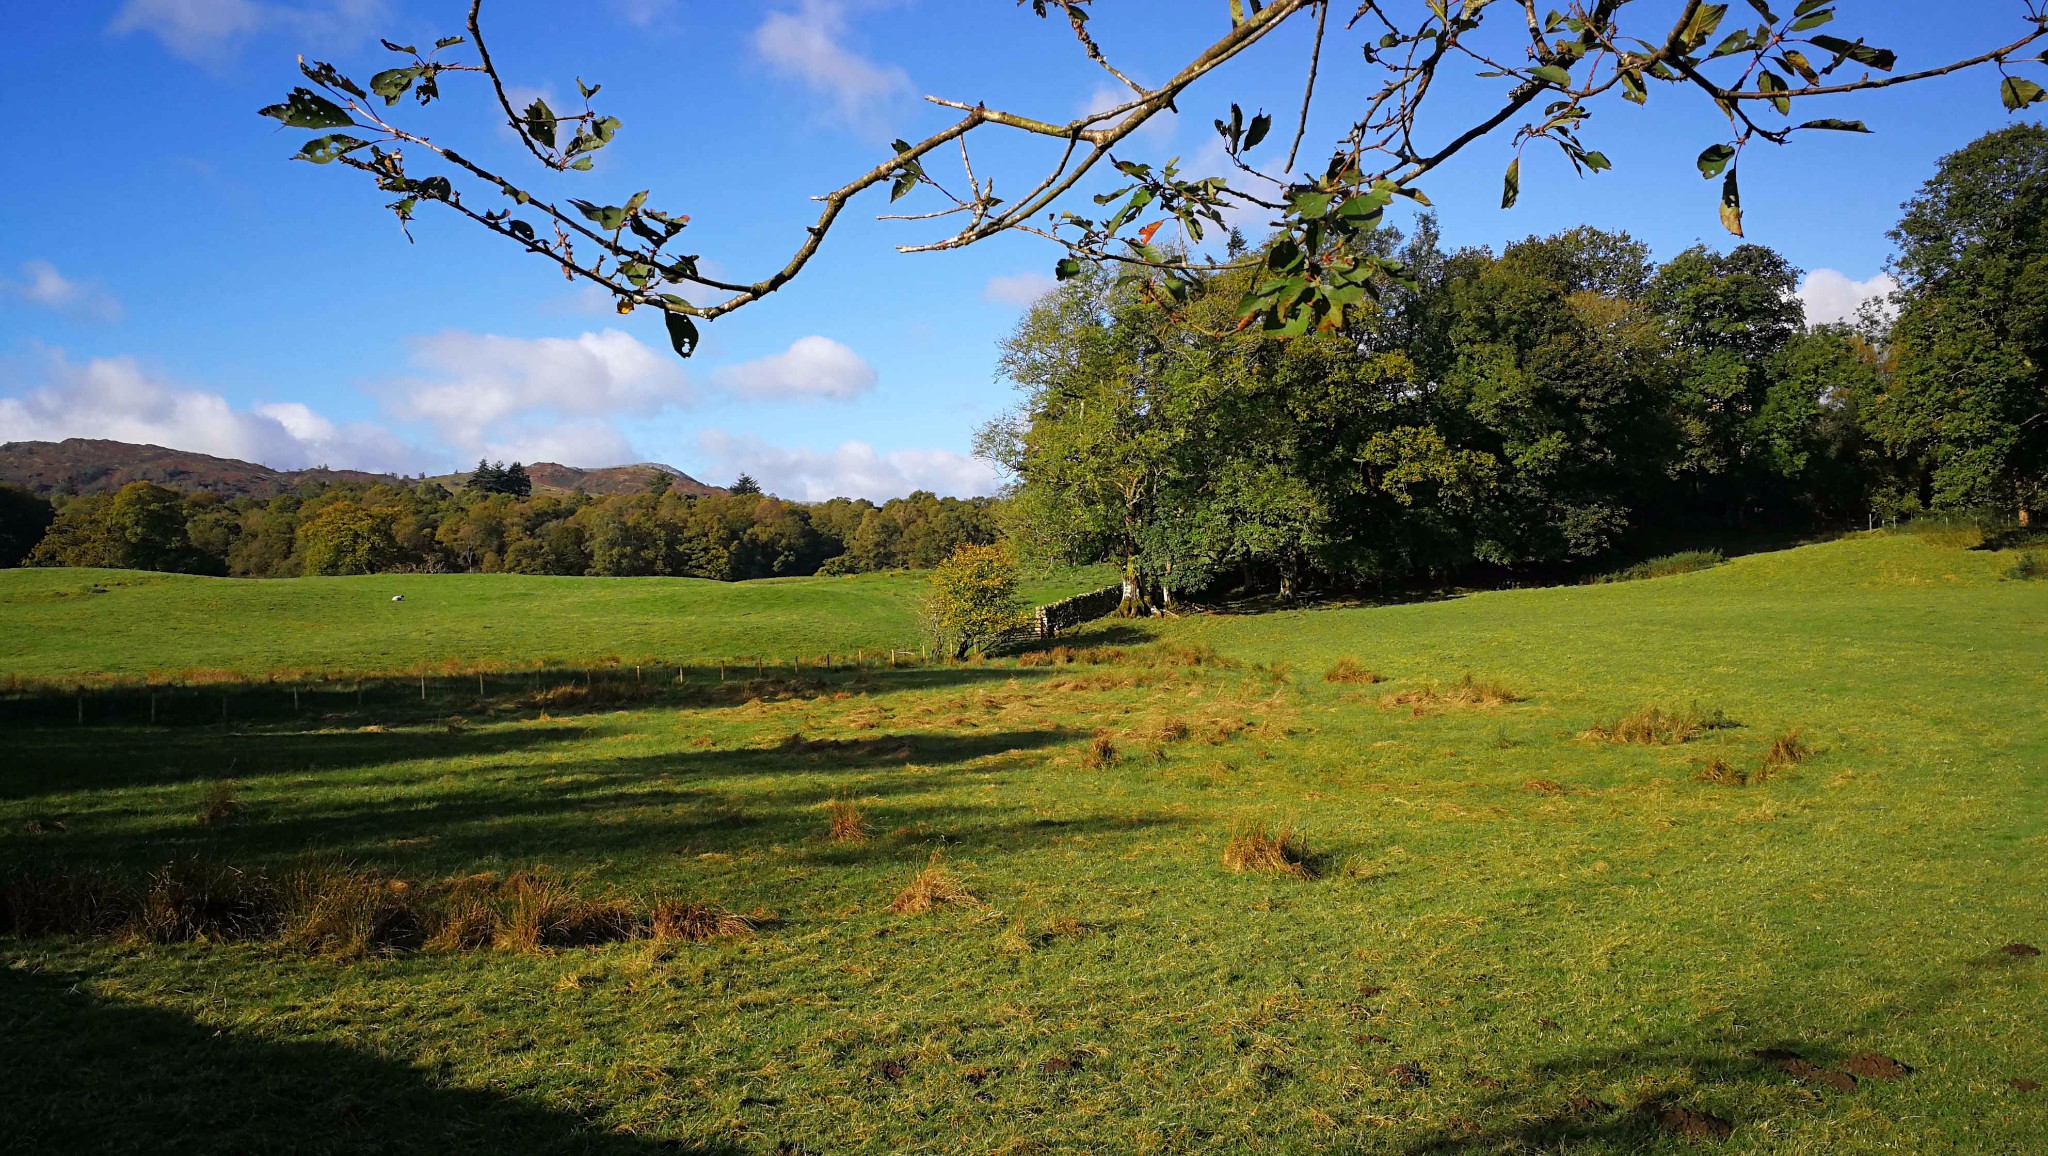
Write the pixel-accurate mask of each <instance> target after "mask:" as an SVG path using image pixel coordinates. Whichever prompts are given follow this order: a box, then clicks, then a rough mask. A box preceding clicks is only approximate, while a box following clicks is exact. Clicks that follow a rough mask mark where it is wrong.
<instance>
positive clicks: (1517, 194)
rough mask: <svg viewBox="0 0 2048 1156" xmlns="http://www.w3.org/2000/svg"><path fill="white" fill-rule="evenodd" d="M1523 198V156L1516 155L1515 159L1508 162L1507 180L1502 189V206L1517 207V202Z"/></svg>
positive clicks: (1507, 207)
mask: <svg viewBox="0 0 2048 1156" xmlns="http://www.w3.org/2000/svg"><path fill="white" fill-rule="evenodd" d="M1521 199H1522V158H1521V157H1516V158H1515V159H1514V160H1512V161H1509V162H1508V176H1507V181H1506V182H1505V184H1504V185H1503V187H1502V189H1501V194H1500V207H1501V208H1503V209H1512V208H1514V207H1515V202H1516V201H1519V200H1521Z"/></svg>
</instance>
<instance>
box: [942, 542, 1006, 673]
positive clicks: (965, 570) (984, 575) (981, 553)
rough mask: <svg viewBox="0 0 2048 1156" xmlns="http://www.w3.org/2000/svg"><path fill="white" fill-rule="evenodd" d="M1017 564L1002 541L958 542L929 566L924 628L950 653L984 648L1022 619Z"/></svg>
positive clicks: (958, 654) (955, 655) (961, 654)
mask: <svg viewBox="0 0 2048 1156" xmlns="http://www.w3.org/2000/svg"><path fill="white" fill-rule="evenodd" d="M1023 613H1024V603H1023V600H1022V599H1020V598H1019V597H1018V596H1017V564H1016V562H1014V561H1012V560H1011V558H1010V555H1009V552H1008V551H1007V550H1005V549H1003V548H1002V547H1001V546H962V547H960V548H959V549H957V550H955V551H953V556H952V557H950V558H948V559H946V560H945V561H944V562H942V563H940V565H939V567H938V569H936V570H934V571H932V577H931V583H930V585H929V586H928V587H927V588H926V593H925V603H924V625H925V633H926V634H927V635H928V636H929V637H930V638H931V640H932V643H933V645H934V646H935V647H936V649H937V651H938V653H940V654H942V655H946V656H948V657H952V658H965V657H967V656H968V655H969V654H984V653H987V651H988V650H989V649H990V648H992V647H993V646H995V644H996V643H997V642H999V641H1001V639H1002V637H1003V636H1004V635H1005V634H1007V633H1009V632H1010V631H1012V630H1015V629H1016V628H1017V627H1018V626H1019V625H1021V623H1022V619H1023Z"/></svg>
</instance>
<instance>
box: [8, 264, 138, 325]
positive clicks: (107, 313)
mask: <svg viewBox="0 0 2048 1156" xmlns="http://www.w3.org/2000/svg"><path fill="white" fill-rule="evenodd" d="M0 284H4V285H5V286H6V289H7V292H8V293H10V294H12V295H13V296H16V297H19V298H21V299H22V300H24V301H28V302H30V303H32V304H36V305H41V306H43V307H44V308H46V309H55V310H57V311H58V312H60V313H67V314H70V315H71V316H73V317H82V318H87V319H89V320H93V321H119V320H120V319H121V313H122V310H121V301H120V299H119V298H117V297H115V296H114V295H113V294H112V293H109V292H107V290H106V289H105V288H104V287H103V286H101V285H100V284H99V283H98V282H97V281H83V280H76V279H73V278H70V277H66V276H65V275H64V274H63V273H62V272H60V271H59V270H58V268H57V267H56V266H55V265H52V264H51V263H50V262H48V261H42V260H35V261H23V262H22V263H21V279H20V280H19V281H5V282H0Z"/></svg>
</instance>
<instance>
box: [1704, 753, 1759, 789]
mask: <svg viewBox="0 0 2048 1156" xmlns="http://www.w3.org/2000/svg"><path fill="white" fill-rule="evenodd" d="M1692 781H1693V782H1695V783H1711V784H1713V785H1714V786H1717V787H1746V786H1748V785H1749V783H1750V777H1749V775H1748V773H1746V772H1744V771H1742V770H1740V769H1738V768H1735V767H1732V766H1729V765H1728V760H1726V759H1709V760H1708V761H1706V762H1705V763H1702V764H1701V765H1700V769H1699V770H1698V771H1696V772H1694V774H1693V776H1692Z"/></svg>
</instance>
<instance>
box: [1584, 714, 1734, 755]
mask: <svg viewBox="0 0 2048 1156" xmlns="http://www.w3.org/2000/svg"><path fill="white" fill-rule="evenodd" d="M1739 725H1741V724H1739V723H1737V722H1735V721H1734V720H1733V719H1730V718H1729V717H1728V716H1727V715H1726V714H1723V713H1722V712H1721V711H1720V710H1719V709H1718V708H1717V709H1714V710H1710V711H1701V710H1700V709H1699V708H1697V707H1693V708H1691V709H1688V710H1683V711H1667V710H1665V709H1664V708H1663V707H1659V706H1646V707H1644V708H1642V709H1641V710H1638V711H1635V712H1634V713H1632V714H1626V715H1623V716H1622V717H1621V718H1619V719H1616V720H1615V721H1614V722H1612V723H1605V724H1601V723H1595V724H1594V725H1593V726H1590V727H1587V728H1586V729H1585V730H1584V731H1583V732H1581V733H1580V735H1579V737H1580V738H1582V739H1589V740H1592V741H1595V742H1609V743H1633V744H1637V745H1641V746H1658V747H1668V746H1677V745H1678V744H1680V743H1689V742H1691V741H1692V740H1694V739H1696V738H1698V737H1700V736H1701V735H1703V734H1706V733H1707V732H1708V731H1718V730H1727V729H1729V728H1730V727H1735V726H1739Z"/></svg>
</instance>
